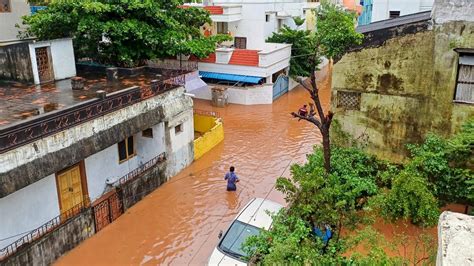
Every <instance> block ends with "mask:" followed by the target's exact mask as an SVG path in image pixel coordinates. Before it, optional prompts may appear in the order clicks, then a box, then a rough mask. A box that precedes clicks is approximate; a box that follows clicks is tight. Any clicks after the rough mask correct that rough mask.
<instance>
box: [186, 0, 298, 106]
mask: <svg viewBox="0 0 474 266" xmlns="http://www.w3.org/2000/svg"><path fill="white" fill-rule="evenodd" d="M304 5H305V1H303V0H290V1H275V0H264V1H250V2H249V1H231V0H214V1H207V3H204V4H186V5H184V6H183V8H187V7H190V6H195V7H200V8H204V9H206V10H208V11H209V12H210V14H211V19H212V24H211V25H204V26H203V27H202V30H203V31H204V34H205V35H207V36H210V35H214V34H228V35H229V36H231V37H232V40H231V41H228V42H224V43H222V44H221V46H220V47H218V48H217V49H216V52H215V53H213V54H211V55H210V56H209V57H208V58H204V59H201V60H197V59H196V58H193V57H192V56H191V57H190V58H189V59H188V60H197V61H198V62H199V63H198V64H199V73H200V76H201V78H202V79H203V80H204V81H206V83H207V84H208V85H209V86H208V87H199V88H197V89H195V88H189V92H190V93H192V94H194V95H195V96H196V97H197V98H203V99H209V100H210V99H212V92H213V89H216V90H221V91H225V93H226V97H227V98H226V99H227V101H228V102H230V103H237V104H247V105H251V104H271V103H272V102H273V101H274V100H275V99H277V98H278V97H280V96H281V95H283V94H284V93H286V92H287V91H288V90H289V89H291V88H292V87H293V86H295V85H296V83H292V82H291V81H290V79H289V77H288V73H289V68H290V57H291V45H289V44H276V43H267V42H266V39H267V38H268V37H270V36H271V35H272V34H273V32H276V31H278V30H279V29H280V28H281V27H283V25H286V26H289V27H292V28H296V24H295V22H294V20H293V18H294V17H299V18H304V14H303V7H304ZM301 27H302V28H304V27H305V25H302V26H301Z"/></svg>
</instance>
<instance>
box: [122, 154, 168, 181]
mask: <svg viewBox="0 0 474 266" xmlns="http://www.w3.org/2000/svg"><path fill="white" fill-rule="evenodd" d="M165 160H166V154H165V153H164V152H163V153H161V154H160V155H158V156H156V157H154V158H153V159H151V160H149V161H148V162H146V163H144V164H142V165H140V166H139V167H138V168H136V169H135V170H133V171H131V172H130V173H128V174H126V175H124V176H123V177H121V178H120V179H119V185H120V186H122V185H125V184H126V183H128V182H130V181H132V180H134V179H135V178H137V177H138V176H140V175H141V174H143V173H144V172H146V171H147V170H148V169H150V168H152V167H153V166H154V165H156V164H157V163H159V162H163V161H165Z"/></svg>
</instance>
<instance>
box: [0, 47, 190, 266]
mask: <svg viewBox="0 0 474 266" xmlns="http://www.w3.org/2000/svg"><path fill="white" fill-rule="evenodd" d="M38 43H39V42H38ZM38 43H36V44H38ZM27 44H28V45H29V43H28V42H27ZM12 45H20V44H12ZM28 45H27V46H25V47H28ZM25 49H26V48H25ZM13 50H14V49H13ZM52 51H54V50H53V48H52ZM53 54H54V53H53ZM50 58H52V59H53V60H54V56H50ZM62 59H64V60H63V61H61V60H55V61H53V65H54V69H56V67H57V68H59V69H63V70H66V69H69V68H72V67H74V70H75V71H77V73H75V74H74V76H73V77H71V78H69V77H67V78H63V79H61V80H50V81H49V82H41V83H40V84H33V83H32V82H20V81H18V80H11V79H6V78H2V79H0V110H1V111H0V212H1V216H2V219H0V264H4V263H5V264H7V265H20V264H32V265H36V264H51V263H52V262H53V261H54V260H55V259H56V258H58V257H59V256H60V255H61V254H63V253H64V252H66V251H68V250H70V249H72V248H73V247H75V246H76V245H78V244H79V243H80V242H81V241H83V240H85V239H87V238H88V237H90V236H92V235H93V234H94V233H96V232H98V231H100V230H101V229H102V228H104V227H105V226H107V225H108V224H109V223H111V222H112V221H114V220H115V219H117V218H118V217H119V216H120V215H121V214H122V213H123V212H124V210H126V209H128V208H130V207H131V206H132V205H133V204H135V203H136V202H137V201H139V200H140V199H142V198H143V197H144V196H146V195H147V194H148V193H150V192H151V191H153V190H154V189H156V188H157V187H159V186H160V185H161V184H163V183H164V182H166V181H167V180H168V178H170V177H171V176H174V175H176V174H177V173H178V172H179V171H180V170H182V169H183V168H185V167H186V166H188V165H189V164H190V163H191V162H192V161H193V159H194V148H193V147H194V143H193V140H194V127H193V102H192V99H191V98H190V97H189V96H186V95H185V89H184V86H185V83H186V82H193V80H194V79H198V78H199V75H198V73H197V64H195V66H194V67H193V68H190V66H191V65H188V68H186V69H185V68H181V69H180V70H175V69H165V68H157V67H153V66H151V65H147V66H142V67H137V68H132V69H130V68H114V67H112V68H110V67H105V66H101V65H97V64H93V63H91V62H80V63H78V64H77V65H76V66H74V57H72V61H67V60H65V59H66V58H62ZM26 61H28V60H26ZM71 64H72V66H71ZM55 73H56V72H55ZM55 76H56V77H57V75H55Z"/></svg>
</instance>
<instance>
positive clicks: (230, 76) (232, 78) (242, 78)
mask: <svg viewBox="0 0 474 266" xmlns="http://www.w3.org/2000/svg"><path fill="white" fill-rule="evenodd" d="M199 75H201V76H202V77H203V78H207V79H218V80H227V81H238V82H244V83H252V84H259V83H260V81H261V80H262V79H263V78H262V77H254V76H244V75H235V74H224V73H216V72H206V71H199Z"/></svg>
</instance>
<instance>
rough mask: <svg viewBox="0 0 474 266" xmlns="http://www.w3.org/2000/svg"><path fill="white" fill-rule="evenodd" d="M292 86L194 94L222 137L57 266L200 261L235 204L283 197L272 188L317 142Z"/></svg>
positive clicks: (303, 95)
mask: <svg viewBox="0 0 474 266" xmlns="http://www.w3.org/2000/svg"><path fill="white" fill-rule="evenodd" d="M318 79H319V80H320V81H321V82H320V89H321V94H322V99H323V101H324V104H325V106H326V107H327V105H328V104H329V99H330V89H329V87H330V78H329V75H328V71H327V70H323V71H321V72H320V73H318ZM309 100H310V99H309V96H308V94H307V92H306V91H305V90H304V89H303V88H301V87H298V88H295V89H294V90H292V91H291V92H289V93H288V94H286V95H283V96H282V97H280V98H279V99H278V100H277V101H276V102H275V103H273V104H272V105H260V106H242V105H229V106H227V107H226V108H214V107H212V106H210V103H209V102H208V101H202V100H195V108H196V109H203V110H212V111H217V112H219V113H220V115H221V116H222V117H223V121H224V130H225V139H224V141H223V142H222V143H221V144H219V145H218V146H217V147H216V148H214V149H213V150H211V151H210V152H209V153H207V154H206V155H204V156H203V157H202V158H201V159H199V160H197V161H195V162H194V163H193V164H192V165H191V166H189V167H188V168H186V169H185V170H183V171H182V172H181V173H180V174H178V175H177V176H175V177H173V178H171V179H170V180H169V181H168V182H167V183H165V184H164V185H162V186H161V187H159V188H158V189H156V190H155V191H154V192H152V193H151V194H150V195H148V196H147V197H146V198H144V199H143V200H142V201H140V202H139V203H137V204H136V205H135V206H133V207H132V208H131V209H129V210H127V211H126V213H124V214H123V215H122V216H121V217H120V218H119V219H118V220H116V221H115V222H114V223H112V224H110V225H109V226H107V227H106V228H104V229H103V230H102V231H100V232H98V233H97V234H96V235H95V236H93V237H92V238H90V239H88V240H86V241H85V242H83V243H82V244H81V245H79V246H78V247H76V248H75V249H73V250H72V251H70V252H69V253H67V254H66V255H65V256H63V257H61V258H60V259H59V260H58V261H57V263H56V264H57V265H138V264H143V265H157V264H161V265H162V264H165V265H169V264H171V265H183V264H184V265H187V264H191V265H203V264H205V263H206V262H207V259H208V257H209V255H210V254H211V252H212V250H213V248H214V247H215V246H216V244H217V242H218V238H217V235H218V233H219V231H220V230H225V229H226V227H227V226H228V225H229V223H230V222H231V221H232V219H233V218H234V217H235V215H236V214H237V213H238V211H239V210H240V209H241V208H242V207H243V206H244V205H245V204H246V203H247V202H248V201H249V200H250V199H251V198H253V197H268V198H269V199H272V200H274V201H277V202H280V203H284V200H283V198H282V195H281V194H280V193H279V192H278V191H276V190H275V189H274V184H275V180H276V178H277V177H280V176H287V177H289V175H290V172H289V167H290V166H291V164H294V163H298V162H304V161H305V154H307V153H310V152H311V151H312V148H313V145H315V144H318V143H320V134H319V132H318V130H317V129H316V128H315V127H314V126H312V125H311V124H309V123H307V122H305V121H300V122H298V121H297V120H295V119H292V118H291V116H290V112H292V111H297V110H298V108H299V107H300V106H301V105H302V104H304V103H307V102H308V101H309ZM231 165H233V166H235V168H236V173H237V175H238V176H239V177H240V179H241V182H239V183H238V190H237V192H236V193H232V192H227V191H226V189H225V187H226V182H225V181H224V180H223V177H224V174H225V173H226V171H227V170H228V168H229V167H230V166H231Z"/></svg>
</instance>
